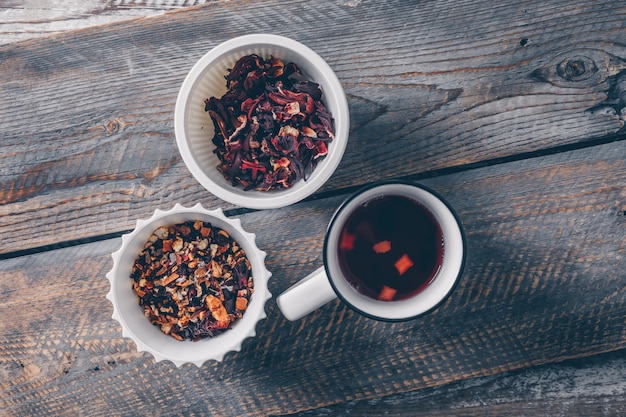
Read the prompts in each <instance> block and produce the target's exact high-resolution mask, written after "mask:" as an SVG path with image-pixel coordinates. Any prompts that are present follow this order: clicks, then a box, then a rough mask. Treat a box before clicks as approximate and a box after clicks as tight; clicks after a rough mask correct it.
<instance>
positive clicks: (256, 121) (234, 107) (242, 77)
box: [205, 54, 334, 191]
mask: <svg viewBox="0 0 626 417" xmlns="http://www.w3.org/2000/svg"><path fill="white" fill-rule="evenodd" d="M301 76H302V73H301V72H300V70H299V69H298V67H297V66H296V65H295V64H293V63H288V64H285V63H284V62H283V61H281V60H280V59H278V58H275V57H273V56H272V57H270V58H269V59H267V60H266V59H263V58H261V57H260V56H258V55H255V54H252V55H247V56H244V57H243V58H241V59H239V60H238V61H237V62H236V63H235V65H234V66H233V68H232V69H230V70H229V73H228V75H226V77H225V78H226V87H227V88H228V91H227V92H226V93H225V94H224V95H223V96H222V97H221V98H216V97H211V98H209V99H208V100H206V101H205V111H207V112H208V113H209V115H210V116H211V118H212V120H213V124H214V126H215V134H214V136H213V143H214V144H215V146H216V149H215V153H216V155H217V156H218V158H219V160H220V164H219V166H218V169H219V170H220V171H221V172H222V174H223V175H224V178H226V179H227V180H228V181H230V182H231V183H232V184H233V185H241V186H243V187H244V189H246V190H252V189H254V190H260V191H268V190H271V189H279V188H289V187H291V186H292V185H293V184H294V183H295V182H296V181H298V180H300V179H304V180H306V179H307V178H308V177H309V175H310V173H311V172H312V171H313V169H314V168H315V166H316V165H317V162H318V161H319V159H320V158H323V157H324V156H325V155H326V154H327V153H328V143H329V142H330V141H332V139H333V138H334V120H333V118H332V116H331V114H330V113H329V111H328V110H327V109H326V107H325V106H324V104H323V103H322V90H321V89H320V86H319V85H318V84H317V83H314V82H312V81H306V80H302V79H300V78H301Z"/></svg>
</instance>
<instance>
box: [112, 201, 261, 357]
mask: <svg viewBox="0 0 626 417" xmlns="http://www.w3.org/2000/svg"><path fill="white" fill-rule="evenodd" d="M190 220H201V221H205V222H209V223H211V224H212V225H213V226H215V227H219V228H220V229H223V230H225V231H227V232H228V233H229V234H230V236H231V237H232V238H233V239H234V240H235V241H236V242H237V243H238V244H239V246H240V247H242V248H243V249H244V250H245V251H246V256H247V257H248V260H249V261H250V264H251V266H252V276H253V278H254V293H253V294H252V297H251V298H250V303H249V305H248V308H247V310H246V312H245V313H244V315H243V317H242V318H241V319H239V320H237V321H236V322H235V323H234V324H233V325H232V329H230V330H228V331H225V332H223V333H221V334H219V335H217V336H215V337H212V338H207V339H202V340H199V341H195V342H194V341H179V340H176V339H174V338H173V337H171V336H168V335H166V334H164V333H162V332H161V330H160V329H158V328H157V327H156V326H154V325H152V324H151V323H150V321H149V320H148V319H147V318H146V317H145V316H144V314H143V308H142V307H141V306H140V305H139V298H138V296H137V294H136V293H135V291H134V290H133V287H132V280H131V278H130V274H131V270H132V266H133V263H134V261H135V259H136V258H137V255H138V254H139V252H140V251H141V250H142V249H143V247H144V245H145V243H146V242H147V240H148V237H149V236H150V235H151V234H152V233H153V232H154V230H155V229H157V228H158V227H159V226H165V225H173V224H177V223H181V222H185V221H190ZM265 255H266V254H265V252H263V251H261V250H260V249H259V248H258V247H257V246H256V243H255V235H254V234H252V233H248V232H245V231H244V230H243V229H242V228H241V222H240V221H239V219H229V218H227V217H226V216H224V214H223V213H222V210H220V209H216V210H207V209H205V208H204V207H202V205H200V204H196V205H195V206H194V207H191V208H186V207H183V206H181V205H180V204H176V205H175V206H174V208H173V209H171V210H169V211H161V210H158V209H157V210H156V211H155V212H154V215H153V216H152V217H150V218H149V219H147V220H138V221H137V226H136V227H135V230H133V231H132V232H131V233H129V234H126V235H123V236H122V246H121V247H120V249H119V250H117V251H116V252H114V253H113V254H112V257H113V269H111V271H110V272H109V273H107V275H106V276H107V278H108V279H109V281H110V283H111V289H110V291H109V293H108V294H107V298H108V299H109V300H110V301H111V303H113V319H115V320H117V321H118V322H119V323H120V325H121V326H122V334H123V336H124V337H127V338H129V339H131V340H133V341H134V342H135V344H136V345H137V350H138V351H140V352H141V351H145V352H149V353H150V354H152V355H153V356H154V358H155V359H156V361H157V362H159V361H162V360H168V361H171V362H173V363H174V364H175V365H176V366H177V367H179V366H181V365H183V364H185V363H193V364H195V365H196V366H198V367H200V366H202V364H203V363H204V362H206V361H208V360H215V361H221V360H222V359H223V358H224V355H225V354H226V353H228V352H232V351H239V350H241V344H242V342H243V341H244V339H246V338H248V337H253V336H255V335H256V330H255V328H256V325H257V323H258V322H259V321H260V320H261V319H263V318H265V317H266V313H265V304H266V302H267V300H269V299H270V298H271V297H272V295H271V294H270V292H269V290H268V288H267V282H268V280H269V278H270V277H271V275H272V274H271V273H270V272H269V271H268V270H267V268H266V267H265Z"/></svg>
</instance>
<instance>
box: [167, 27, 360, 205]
mask: <svg viewBox="0 0 626 417" xmlns="http://www.w3.org/2000/svg"><path fill="white" fill-rule="evenodd" d="M253 53H254V54H257V55H259V56H261V57H263V58H269V57H270V55H273V56H275V57H277V58H280V59H282V60H283V61H284V62H285V63H287V62H293V63H295V64H296V65H297V66H298V68H300V70H301V71H302V73H303V76H304V78H305V79H307V80H310V81H314V82H316V83H318V84H319V85H320V88H321V89H322V93H323V95H322V101H323V102H324V104H325V105H326V108H327V109H328V110H329V111H330V113H331V115H332V117H333V119H334V121H335V138H334V139H333V140H332V141H331V142H330V143H329V146H328V154H327V155H326V156H325V157H324V158H322V159H321V160H320V161H319V163H318V164H317V166H316V167H315V169H314V170H313V172H312V173H311V175H310V176H309V177H308V178H307V179H306V181H304V180H299V181H297V182H296V183H295V184H294V185H293V186H291V187H290V188H288V189H279V190H271V191H256V190H248V191H245V190H244V189H243V188H241V187H235V186H233V185H232V184H231V183H230V182H229V181H227V180H226V179H224V177H223V175H222V173H221V172H219V171H218V169H217V166H218V164H219V159H218V157H217V156H216V155H215V154H214V153H213V150H214V149H215V145H214V144H213V142H212V139H213V134H214V128H213V122H212V120H211V117H210V116H209V115H208V113H206V112H205V111H204V102H205V100H206V99H208V98H210V97H221V96H222V95H223V94H224V93H225V92H226V80H225V79H224V76H225V75H227V74H228V69H229V68H232V67H233V66H234V64H235V62H237V60H238V59H239V58H241V57H243V56H246V55H249V54H253ZM174 129H175V133H176V143H177V145H178V149H179V151H180V154H181V156H182V158H183V161H184V162H185V164H186V165H187V168H188V169H189V171H190V172H191V174H192V175H193V176H194V177H195V178H196V180H197V181H198V182H199V183H200V184H201V185H202V186H204V187H205V188H206V189H207V190H209V191H210V192H211V193H213V194H214V195H216V196H217V197H219V198H221V199H222V200H224V201H227V202H229V203H232V204H236V205H238V206H241V207H247V208H253V209H270V208H278V207H284V206H287V205H289V204H293V203H296V202H298V201H300V200H302V199H304V198H306V197H308V196H309V195H311V194H312V193H314V192H315V191H316V190H318V189H319V188H320V187H321V186H322V185H323V184H324V183H325V182H326V181H327V180H328V179H329V178H330V176H331V175H332V174H333V173H334V172H335V170H336V168H337V166H338V165H339V162H340V161H341V159H342V157H343V154H344V151H345V148H346V144H347V143H348V133H349V129H350V115H349V109H348V101H347V99H346V95H345V93H344V91H343V87H342V86H341V84H340V82H339V80H338V79H337V76H336V75H335V73H334V72H333V70H332V69H331V68H330V66H329V65H328V64H327V63H326V61H324V60H323V59H322V58H321V57H320V56H319V55H318V54H317V53H315V52H314V51H313V50H311V49H310V48H309V47H307V46H305V45H303V44H301V43H299V42H297V41H295V40H292V39H289V38H286V37H283V36H277V35H268V34H253V35H246V36H241V37H238V38H234V39H231V40H229V41H226V42H224V43H222V44H220V45H218V46H216V47H215V48H213V49H211V50H210V51H209V52H208V53H207V54H206V55H204V56H203V57H202V58H201V59H200V60H199V61H198V62H197V63H196V64H195V65H194V66H193V68H192V69H191V71H190V72H189V74H188V75H187V77H186V78H185V80H184V81H183V84H182V86H181V89H180V92H179V94H178V98H177V101H176V109H175V115H174Z"/></svg>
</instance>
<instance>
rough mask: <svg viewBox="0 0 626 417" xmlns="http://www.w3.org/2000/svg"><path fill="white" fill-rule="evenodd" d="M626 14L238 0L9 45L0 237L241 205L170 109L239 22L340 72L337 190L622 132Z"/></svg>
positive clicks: (67, 231)
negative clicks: (182, 140)
mask: <svg viewBox="0 0 626 417" xmlns="http://www.w3.org/2000/svg"><path fill="white" fill-rule="evenodd" d="M444 11H445V12H444ZM294 16H298V19H295V18H294ZM443 16H445V19H444V17H443ZM470 16H471V19H470V18H469V17H470ZM625 19H626V6H624V4H623V3H622V2H619V1H615V2H604V3H602V4H590V3H589V2H585V1H578V2H575V3H572V2H569V1H563V2H551V3H550V4H549V5H546V4H544V2H540V1H536V2H530V3H527V2H524V3H523V4H522V3H521V2H513V1H511V2H507V4H503V5H501V6H497V7H494V6H492V5H490V4H487V3H484V2H483V3H480V4H478V3H475V2H452V3H450V2H448V1H432V2H428V3H425V4H423V5H421V6H420V7H416V6H414V5H411V4H410V3H406V2H394V1H388V2H370V1H364V2H355V3H336V2H332V1H329V2H326V3H319V2H310V1H297V2H290V3H289V4H283V3H279V2H271V1H269V2H265V3H263V4H262V7H261V5H260V4H258V3H256V2H252V3H248V2H243V1H241V2H239V1H233V2H227V3H223V4H220V5H219V7H214V6H213V5H205V6H204V7H202V6H200V7H197V8H191V9H188V10H184V11H181V12H171V13H167V14H165V15H163V16H158V17H155V18H151V19H146V20H137V21H133V22H131V23H128V22H125V23H116V24H111V25H106V26H103V27H97V28H89V29H84V30H81V31H75V32H72V33H66V34H60V35H58V36H55V37H53V38H47V39H42V40H37V41H31V42H25V43H21V44H20V45H19V46H5V47H1V48H0V69H1V71H2V72H3V74H6V78H4V81H3V82H2V83H0V125H2V127H3V131H2V133H1V136H0V137H1V138H2V143H3V146H2V150H1V151H0V203H1V204H2V206H0V216H1V217H0V233H1V234H2V235H3V236H5V242H6V244H5V245H3V246H2V248H0V251H1V252H7V251H12V250H19V249H24V248H26V247H27V245H28V244H26V243H25V242H27V241H28V240H26V239H24V237H31V238H32V237H34V236H36V237H37V240H38V241H39V242H40V243H41V244H42V245H46V244H51V243H55V242H59V241H66V240H72V239H78V238H87V237H91V236H97V235H100V234H103V233H110V232H114V231H120V230H126V229H129V228H131V227H132V224H133V223H134V219H135V218H137V217H139V216H141V215H144V214H145V213H147V212H150V211H151V210H152V208H153V207H155V206H157V205H161V204H163V203H170V202H175V201H177V202H181V203H187V204H190V203H192V202H197V201H202V202H204V203H206V204H207V205H208V206H218V205H219V206H222V207H228V205H226V204H224V203H223V202H221V201H219V200H217V199H216V198H214V197H213V196H212V195H210V194H209V193H208V192H206V191H204V190H203V189H202V188H201V187H200V186H199V185H198V184H197V183H196V182H195V180H194V179H193V178H192V177H191V176H190V175H189V173H188V171H187V170H186V168H185V167H184V165H183V163H182V161H181V158H180V157H179V155H178V152H177V149H176V146H175V142H174V137H173V122H172V119H173V110H174V103H175V99H176V95H177V92H178V88H179V86H180V84H181V83H182V80H183V78H184V76H185V74H186V73H187V71H188V70H189V69H190V67H191V66H192V65H193V63H194V62H195V61H196V60H197V59H198V58H199V57H200V56H201V55H202V54H204V53H205V52H206V51H208V50H209V49H210V48H211V47H213V46H215V45H216V44H217V43H219V42H222V41H224V40H226V39H228V38H231V37H233V36H237V35H241V34H244V33H250V32H274V33H279V34H284V35H288V36H291V37H293V38H295V39H298V40H300V41H302V42H304V43H305V44H307V45H309V46H311V47H312V48H313V49H315V50H316V51H318V52H319V53H320V54H321V55H322V56H323V57H324V58H326V59H327V60H328V62H329V63H330V65H331V66H332V67H333V68H334V69H335V70H336V72H337V74H338V76H339V77H340V79H341V81H342V83H343V84H344V86H345V89H346V92H347V94H348V96H349V102H350V108H351V112H352V132H351V136H350V143H349V145H348V149H347V152H346V155H345V159H344V161H343V162H342V164H341V165H340V167H339V169H338V171H337V173H336V174H335V175H334V177H333V178H332V179H331V181H330V183H329V184H328V186H327V187H326V190H329V189H336V188H342V187H347V186H354V185H358V184H362V183H364V182H368V181H372V180H376V179H382V178H389V177H397V176H403V175H411V174H416V173H421V172H426V171H430V170H436V169H440V168H445V167H450V166H462V165H464V164H468V163H473V162H477V161H485V160H491V159H493V158H499V157H503V156H508V155H514V154H517V153H520V152H532V151H536V150H539V149H546V148H551V147H553V146H557V145H564V144H572V143H579V142H585V141H586V140H588V139H589V138H591V137H597V136H602V135H606V134H611V133H615V132H616V131H618V130H619V129H621V128H622V126H623V124H624V122H623V116H619V115H617V114H615V112H616V110H618V114H619V112H621V110H622V109H623V106H624V102H623V100H622V99H618V100H617V101H616V102H613V103H608V104H607V106H601V107H600V108H599V109H600V110H598V111H594V112H591V111H588V110H589V109H591V108H596V109H598V106H599V105H600V104H601V103H602V102H603V101H604V100H605V99H606V98H607V91H609V90H610V91H612V92H613V93H617V92H618V91H617V90H616V88H617V87H615V86H616V85H617V77H619V76H620V74H622V72H621V71H623V70H624V58H625V57H626V50H625V47H624V45H623V43H621V42H620V41H619V40H620V39H621V38H622V35H623V22H624V20H625ZM468 21H471V25H470V26H469V28H468V27H467V25H466V22H468ZM322 22H323V24H322ZM459 22H463V25H460V24H459ZM461 27H462V28H463V29H461ZM581 27H584V28H585V30H578V29H579V28H581ZM564 33H567V36H564ZM521 40H525V41H524V42H522V41H521ZM585 60H587V61H585ZM583 61H584V62H587V65H586V66H583V64H581V63H580V62H583ZM559 68H561V70H563V68H565V69H566V72H565V73H563V71H561V70H559ZM581 68H584V71H583V70H582V69H581ZM559 71H561V72H559ZM568 71H569V72H568ZM572 71H574V73H573V74H574V75H572V74H571V72H572ZM576 71H578V72H580V71H582V74H578V72H576ZM560 73H561V75H559V74H560ZM563 74H566V75H563ZM564 77H565V78H564ZM620 85H621V84H620ZM620 88H621V87H620ZM620 91H621V90H620ZM620 100H621V101H620ZM609 104H610V106H609ZM611 106H612V107H611ZM608 108H610V109H611V111H612V112H613V114H605V113H606V111H605V110H606V109H608Z"/></svg>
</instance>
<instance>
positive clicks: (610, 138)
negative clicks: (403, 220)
mask: <svg viewBox="0 0 626 417" xmlns="http://www.w3.org/2000/svg"><path fill="white" fill-rule="evenodd" d="M620 141H626V131H624V129H620V132H618V133H614V134H611V135H606V136H601V137H597V138H592V139H590V140H588V141H585V142H582V143H573V144H567V145H561V146H556V147H553V148H549V149H542V150H539V151H532V152H523V153H520V154H516V155H511V156H504V157H500V158H494V159H489V160H485V161H481V162H473V163H470V164H464V165H457V166H451V167H447V168H441V169H437V170H432V171H426V172H422V173H419V174H413V175H408V176H404V177H398V178H397V179H401V180H407V181H419V180H424V179H427V178H434V177H439V176H442V175H449V174H455V173H458V172H463V171H469V170H474V169H479V168H484V167H488V166H496V165H501V164H506V163H510V162H515V161H521V160H526V159H532V158H538V157H543V156H547V155H555V154H559V153H563V152H569V151H575V150H580V149H586V148H592V147H594V146H599V145H605V144H609V143H613V142H620ZM367 185H368V183H365V184H360V185H355V186H351V187H345V188H341V189H337V190H332V191H322V192H320V193H318V194H314V195H313V196H311V197H308V198H306V199H304V200H303V201H305V202H306V201H315V200H320V199H324V198H331V197H338V196H341V195H346V196H348V195H350V194H352V193H354V192H355V191H357V190H358V189H360V188H361V187H364V186H367ZM255 211H258V210H255V209H247V208H234V209H228V210H224V214H225V215H226V216H227V217H232V216H239V215H242V214H246V213H251V212H255ZM624 215H626V213H624ZM131 231H132V229H129V230H122V231H119V232H114V233H107V234H103V235H98V236H91V237H86V238H81V239H72V240H67V241H62V242H57V243H53V244H49V245H43V246H38V247H34V248H29V249H22V250H18V251H13V252H5V253H0V260H5V259H11V258H17V257H21V256H28V255H33V254H36V253H41V252H47V251H52V250H56V249H62V248H67V247H72V246H78V245H83V244H88V243H94V242H100V241H104V240H108V239H115V238H119V237H121V236H122V235H124V234H126V233H130V232H131Z"/></svg>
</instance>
